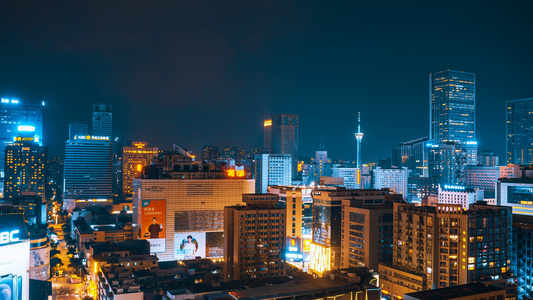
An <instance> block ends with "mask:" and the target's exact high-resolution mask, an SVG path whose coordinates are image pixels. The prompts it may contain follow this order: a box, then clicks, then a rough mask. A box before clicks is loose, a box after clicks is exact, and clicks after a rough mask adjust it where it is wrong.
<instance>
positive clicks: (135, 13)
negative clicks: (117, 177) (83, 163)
mask: <svg viewBox="0 0 533 300" xmlns="http://www.w3.org/2000/svg"><path fill="white" fill-rule="evenodd" d="M18 5H19V4H2V6H1V8H2V10H3V11H6V15H7V17H6V24H7V26H5V28H3V29H0V30H1V31H0V32H1V33H2V34H0V36H1V37H0V41H1V42H2V44H6V45H10V47H4V48H1V49H0V54H1V55H0V57H1V58H0V63H1V64H2V65H3V66H4V68H5V69H6V70H10V72H2V74H1V75H0V94H1V95H0V96H2V97H4V98H9V99H13V98H15V99H23V100H43V99H44V100H46V103H47V107H46V108H45V120H44V122H45V126H44V127H45V134H44V135H45V138H46V144H47V146H48V147H49V150H50V157H56V156H63V149H62V148H63V147H61V145H62V144H63V143H64V142H65V141H66V140H67V139H68V124H69V123H74V122H81V123H89V121H90V120H89V119H88V118H87V117H84V116H86V113H87V111H90V109H91V105H92V104H93V103H96V102H108V103H110V104H112V105H113V106H114V109H113V112H114V113H113V115H114V116H113V118H114V131H115V132H114V136H119V137H120V138H121V139H122V140H123V141H124V142H125V141H127V140H145V141H147V142H149V143H150V144H151V145H155V146H158V147H160V148H162V149H167V148H170V147H171V145H172V144H174V143H175V144H179V145H181V146H182V147H184V148H187V149H191V150H194V151H195V152H197V153H199V152H200V150H201V148H202V147H203V146H205V145H218V146H224V145H237V146H242V147H247V148H251V147H254V146H259V147H260V146H261V145H262V144H263V137H262V132H263V130H262V129H263V128H262V125H263V121H264V120H265V119H268V118H269V117H270V116H272V115H274V114H278V113H283V114H298V115H299V116H300V121H299V122H300V138H299V140H300V145H299V148H300V151H299V152H300V155H301V156H311V157H312V156H313V155H314V152H315V151H316V150H319V145H320V144H321V143H322V144H324V145H325V149H326V150H328V153H329V154H330V156H331V157H332V158H341V159H346V160H351V161H354V160H355V158H356V141H355V139H353V134H354V133H355V132H356V130H357V112H358V111H361V113H362V114H363V115H364V116H365V120H364V124H363V128H362V131H363V132H365V142H364V147H363V150H362V157H363V162H368V161H371V160H372V161H377V160H378V159H380V158H383V157H390V156H391V147H392V146H394V145H397V144H399V143H400V142H404V141H409V140H413V139H416V138H420V137H423V136H429V132H428V124H429V113H428V111H429V104H428V102H429V99H428V93H429V86H428V76H429V74H430V73H434V72H439V71H443V70H447V69H452V70H459V71H465V72H472V73H475V74H476V77H477V78H476V98H477V101H476V123H477V124H476V137H477V139H478V142H479V150H480V151H483V150H484V149H485V148H489V149H490V150H492V151H494V152H495V153H496V154H497V155H499V156H500V157H502V158H503V157H504V154H505V101H507V100H514V99H522V98H528V97H531V95H533V91H532V90H531V88H530V86H529V84H528V80H527V78H528V70H530V69H531V67H533V62H532V60H531V59H530V58H529V57H528V56H527V49H530V48H531V45H532V44H533V43H532V40H531V38H530V37H529V36H530V35H528V34H527V33H528V30H527V28H528V26H527V24H529V22H530V21H528V19H527V18H526V17H527V14H526V11H528V5H526V4H524V5H523V6H521V5H519V4H515V6H507V7H503V8H500V7H498V8H496V7H492V6H485V7H484V9H485V11H483V13H481V12H480V11H478V7H477V6H476V5H475V4H473V3H464V4H462V5H461V7H462V8H463V9H461V10H457V11H455V10H453V9H452V8H451V7H448V5H444V4H442V6H441V5H439V4H428V3H419V4H414V3H413V4H405V6H400V4H395V5H390V6H389V7H388V8H383V9H382V8H380V9H378V8H377V7H374V6H373V5H372V4H360V5H358V4H350V3H346V4H340V3H339V4H336V5H326V4H321V3H317V2H309V3H306V5H305V6H303V5H298V4H296V3H281V2H272V3H268V4H265V3H262V4H257V3H256V4H250V3H247V4H243V3H241V5H239V7H240V10H238V11H235V12H234V11H232V10H233V8H232V7H231V5H223V4H212V5H207V6H203V5H202V4H190V3H177V4H170V3H161V4H159V6H157V5H151V6H147V5H144V4H130V5H129V9H127V10H126V11H122V10H121V9H122V5H121V4H113V3H110V4H107V5H109V7H108V8H109V12H106V13H101V12H99V8H98V4H91V5H82V4H76V3H70V4H68V5H66V6H65V7H62V8H58V9H55V8H53V7H43V9H45V11H54V16H56V17H58V18H57V19H58V20H54V18H44V19H43V17H42V16H41V15H40V12H39V10H38V9H36V10H35V11H31V10H27V9H26V8H24V7H22V6H20V7H19V6H18ZM162 7H163V8H167V10H168V12H167V13H163V14H161V15H160V16H158V17H157V18H156V17H154V13H155V11H157V12H159V11H160V10H161V8H162ZM415 8H416V10H414V11H413V12H411V11H410V9H415ZM437 9H438V10H441V13H440V14H439V15H431V14H430V12H431V11H434V10H437ZM66 11H71V12H72V16H73V17H72V18H73V20H76V21H73V22H72V30H76V31H77V32H79V33H80V34H79V35H76V36H72V35H71V34H70V31H69V30H68V29H64V28H62V27H61V26H60V25H61V24H62V21H59V19H61V18H59V17H60V16H61V15H63V14H64V13H66ZM118 11H121V12H122V13H123V18H122V19H121V21H115V19H114V17H113V15H114V14H113V13H112V12H118ZM200 11H202V12H203V13H202V14H198V12H200ZM145 12H146V13H145ZM188 15H195V16H198V19H197V20H196V19H191V18H190V17H188ZM15 16H24V17H25V19H27V20H28V22H25V23H24V24H21V23H20V22H16V21H15V19H12V18H14V17H15ZM224 16H226V17H228V16H229V19H234V21H232V22H227V18H226V17H224ZM289 16H290V17H289ZM405 16H408V17H407V18H406V17H405ZM470 16H475V17H476V22H470V21H468V19H469V17H470ZM432 18H436V20H435V21H433V19H432ZM447 18H453V19H455V20H457V22H456V23H453V24H447V25H446V26H445V25H437V24H439V22H438V21H439V20H440V21H443V20H446V19H447ZM17 19H18V17H17ZM494 19H498V20H500V22H498V23H497V24H495V23H494V22H493V20H494ZM137 20H140V22H137ZM97 21H98V22H97ZM141 23H142V24H144V25H140V24H141ZM43 24H46V26H41V25H43ZM242 24H247V26H244V27H246V28H243V26H241V25H242ZM185 25H187V26H188V27H187V28H188V30H190V32H189V31H183V30H182V29H181V28H182V27H183V26H185ZM422 25H424V26H426V27H427V28H425V29H423V30H418V29H419V28H420V26H422ZM463 28H466V29H465V30H463ZM482 28H483V30H481V29H482ZM415 29H417V30H415ZM52 32H54V34H52ZM509 33H511V34H509ZM116 36H121V38H120V39H115V37H116ZM152 36H154V37H155V38H156V39H157V40H166V39H168V41H169V42H168V43H165V44H161V43H159V44H158V43H150V42H148V43H145V41H150V40H153V38H152ZM197 36H202V38H201V39H199V38H198V37H197ZM517 36H520V39H518V40H516V39H515V38H516V37H517ZM359 41H362V42H364V43H365V47H362V46H361V45H360V42H359ZM421 41H423V42H421ZM184 44H186V45H187V47H183V45H184ZM58 45H61V46H58ZM391 45H392V47H391ZM499 45H506V48H503V47H501V46H499ZM22 49H25V50H24V51H19V50H22ZM139 58H142V59H139ZM487 62H490V63H487ZM398 74H401V76H398ZM502 74H505V76H504V77H505V78H502ZM317 120H319V122H317ZM213 124H217V126H213ZM174 128H188V129H190V130H174ZM115 129H116V130H115ZM192 129H194V130H192Z"/></svg>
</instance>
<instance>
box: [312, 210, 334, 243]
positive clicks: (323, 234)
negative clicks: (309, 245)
mask: <svg viewBox="0 0 533 300" xmlns="http://www.w3.org/2000/svg"><path fill="white" fill-rule="evenodd" d="M313 242H315V243H319V244H322V245H327V246H329V245H331V207H329V206H323V205H316V206H315V207H313Z"/></svg>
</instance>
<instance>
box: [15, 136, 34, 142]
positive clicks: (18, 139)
mask: <svg viewBox="0 0 533 300" xmlns="http://www.w3.org/2000/svg"><path fill="white" fill-rule="evenodd" d="M15 141H16V142H32V141H33V138H32V137H22V136H17V137H16V138H15Z"/></svg>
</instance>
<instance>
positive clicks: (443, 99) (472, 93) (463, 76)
mask: <svg viewBox="0 0 533 300" xmlns="http://www.w3.org/2000/svg"><path fill="white" fill-rule="evenodd" d="M475 85H476V77H475V74H474V73H467V72H462V71H452V70H446V71H441V72H437V73H432V74H429V92H430V99H429V100H430V115H429V123H430V130H429V133H430V137H429V138H430V140H433V142H434V143H437V144H441V143H446V142H460V143H464V142H468V141H474V140H475V139H476V126H475V125H476V123H475V106H476V87H475Z"/></svg>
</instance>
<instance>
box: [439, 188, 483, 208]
mask: <svg viewBox="0 0 533 300" xmlns="http://www.w3.org/2000/svg"><path fill="white" fill-rule="evenodd" d="M478 200H479V201H482V200H483V190H480V189H473V188H470V187H464V186H460V185H444V186H441V185H439V192H438V203H439V204H454V205H461V207H462V208H463V209H468V207H470V205H472V204H475V203H476V201H478Z"/></svg>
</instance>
